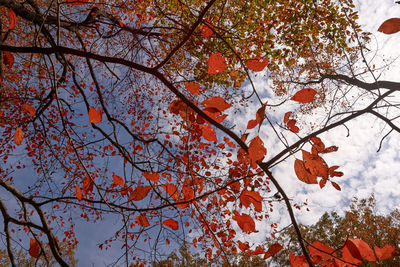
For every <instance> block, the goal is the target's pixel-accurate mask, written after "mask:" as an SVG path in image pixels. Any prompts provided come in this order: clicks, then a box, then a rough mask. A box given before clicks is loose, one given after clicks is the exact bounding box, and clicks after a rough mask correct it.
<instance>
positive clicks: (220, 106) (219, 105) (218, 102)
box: [201, 96, 232, 112]
mask: <svg viewBox="0 0 400 267" xmlns="http://www.w3.org/2000/svg"><path fill="white" fill-rule="evenodd" d="M201 104H202V105H203V106H204V107H205V108H215V109H217V110H219V111H221V112H222V111H224V110H226V109H228V108H230V107H231V106H232V105H231V104H229V103H227V102H226V101H225V99H223V98H222V97H220V96H214V97H210V98H208V99H206V100H204V101H203V102H201Z"/></svg>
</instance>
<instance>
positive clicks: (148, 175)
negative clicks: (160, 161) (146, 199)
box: [142, 172, 160, 183]
mask: <svg viewBox="0 0 400 267" xmlns="http://www.w3.org/2000/svg"><path fill="white" fill-rule="evenodd" d="M142 174H143V176H144V177H145V178H146V179H147V180H149V181H152V182H154V183H157V182H158V180H160V174H159V173H158V172H144V173H142Z"/></svg>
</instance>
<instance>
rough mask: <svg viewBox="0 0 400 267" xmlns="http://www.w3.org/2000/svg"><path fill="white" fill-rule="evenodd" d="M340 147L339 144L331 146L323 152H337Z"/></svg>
mask: <svg viewBox="0 0 400 267" xmlns="http://www.w3.org/2000/svg"><path fill="white" fill-rule="evenodd" d="M338 149H339V148H338V147H337V146H330V147H327V148H325V149H324V151H322V153H331V152H335V151H338Z"/></svg>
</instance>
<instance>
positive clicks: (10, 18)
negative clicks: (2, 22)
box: [8, 8, 17, 30]
mask: <svg viewBox="0 0 400 267" xmlns="http://www.w3.org/2000/svg"><path fill="white" fill-rule="evenodd" d="M15 24H17V16H16V15H15V12H14V10H12V9H11V8H9V9H8V29H9V30H12V29H14V28H15Z"/></svg>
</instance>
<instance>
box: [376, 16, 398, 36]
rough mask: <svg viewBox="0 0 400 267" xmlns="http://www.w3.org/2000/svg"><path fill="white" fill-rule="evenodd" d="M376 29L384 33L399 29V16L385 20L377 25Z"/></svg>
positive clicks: (394, 31)
mask: <svg viewBox="0 0 400 267" xmlns="http://www.w3.org/2000/svg"><path fill="white" fill-rule="evenodd" d="M378 31H379V32H383V33H385V34H392V33H396V32H398V31H400V18H391V19H388V20H386V21H385V22H383V23H382V25H381V26H379V29H378Z"/></svg>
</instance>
